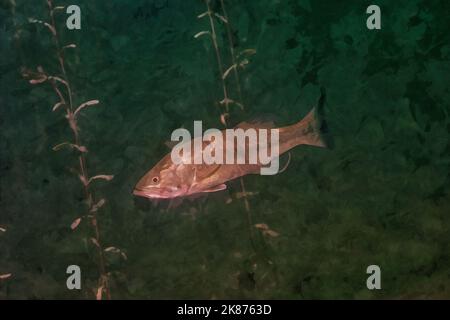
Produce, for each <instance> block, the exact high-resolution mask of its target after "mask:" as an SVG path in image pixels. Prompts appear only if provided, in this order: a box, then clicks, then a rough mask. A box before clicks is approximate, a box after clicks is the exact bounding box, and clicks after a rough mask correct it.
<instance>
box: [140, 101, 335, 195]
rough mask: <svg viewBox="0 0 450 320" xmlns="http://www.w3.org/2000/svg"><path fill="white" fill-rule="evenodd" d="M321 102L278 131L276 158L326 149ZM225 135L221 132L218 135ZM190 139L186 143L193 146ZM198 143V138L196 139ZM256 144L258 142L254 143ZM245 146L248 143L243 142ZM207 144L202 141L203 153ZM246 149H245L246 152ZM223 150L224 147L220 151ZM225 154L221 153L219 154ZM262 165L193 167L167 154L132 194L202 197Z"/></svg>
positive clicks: (259, 125)
mask: <svg viewBox="0 0 450 320" xmlns="http://www.w3.org/2000/svg"><path fill="white" fill-rule="evenodd" d="M323 99H324V97H323V96H322V97H321V99H320V100H319V105H318V106H316V107H314V108H313V109H312V110H311V111H310V112H309V113H308V114H307V115H306V116H305V117H304V118H303V119H301V120H300V121H299V122H297V123H294V124H292V125H289V126H285V127H280V128H278V132H279V155H282V154H284V153H286V152H289V150H291V149H292V148H294V147H296V146H300V145H309V146H315V147H321V148H326V147H327V146H328V145H329V144H330V143H331V141H330V138H329V135H328V134H327V131H328V130H327V125H326V122H325V120H324V119H323ZM274 127H275V126H274V124H273V122H272V121H256V122H242V123H240V124H238V125H237V126H236V127H235V128H242V129H244V130H245V129H248V128H254V129H256V130H260V129H272V128H274ZM221 132H222V134H223V135H225V130H222V131H221ZM195 139H199V138H198V137H197V138H194V139H192V140H191V141H190V143H192V145H193V144H194V143H195ZM200 139H201V137H200ZM258 141H259V140H258ZM246 142H247V143H248V141H246ZM207 145H208V142H205V141H202V147H203V149H204V148H205V147H206V146H207ZM247 147H248V146H246V148H247ZM223 148H224V149H226V144H225V145H224V147H223ZM223 152H225V150H223ZM246 154H247V155H248V152H247V153H246ZM261 166H262V164H261V163H259V162H257V163H254V164H250V163H249V162H248V161H245V163H244V164H226V163H225V164H217V163H212V164H205V163H200V164H194V162H193V161H192V162H191V163H188V164H187V163H178V164H177V163H174V162H173V161H172V157H171V153H169V154H167V155H166V156H164V157H163V158H162V159H161V160H160V161H159V162H158V163H157V164H156V165H155V166H154V167H153V168H151V169H150V170H149V171H148V172H147V173H146V174H145V175H144V176H143V177H142V178H141V179H140V180H139V181H138V183H137V184H136V186H135V188H134V190H133V194H134V195H135V196H140V197H145V198H149V199H174V198H179V197H187V196H193V195H198V194H202V193H211V192H218V191H222V190H225V189H226V188H227V185H226V183H227V182H229V181H232V180H234V179H237V178H240V177H243V176H245V175H248V174H257V173H259V172H260V169H261Z"/></svg>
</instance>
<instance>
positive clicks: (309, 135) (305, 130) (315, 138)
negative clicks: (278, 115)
mask: <svg viewBox="0 0 450 320" xmlns="http://www.w3.org/2000/svg"><path fill="white" fill-rule="evenodd" d="M325 97H326V95H325V89H324V88H321V95H320V98H319V101H318V103H317V106H315V107H314V108H313V109H312V110H311V111H310V112H309V113H308V114H307V115H306V116H305V117H304V118H303V119H302V120H300V122H298V123H297V124H295V128H296V131H295V136H296V140H297V142H298V144H306V145H311V146H316V147H323V148H332V147H333V141H332V139H331V135H330V133H329V131H328V125H327V122H326V121H325V114H324V105H325Z"/></svg>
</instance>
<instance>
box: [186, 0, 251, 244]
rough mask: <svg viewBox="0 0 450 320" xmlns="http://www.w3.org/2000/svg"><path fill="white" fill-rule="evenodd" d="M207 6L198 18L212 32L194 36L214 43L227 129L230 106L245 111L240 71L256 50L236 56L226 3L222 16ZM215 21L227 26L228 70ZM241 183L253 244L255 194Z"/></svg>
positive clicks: (207, 3) (202, 32)
mask: <svg viewBox="0 0 450 320" xmlns="http://www.w3.org/2000/svg"><path fill="white" fill-rule="evenodd" d="M205 6H206V9H207V10H206V11H205V12H203V13H201V14H199V15H198V16H197V18H199V19H202V18H205V17H208V21H209V27H210V30H209V31H200V32H198V33H197V34H196V35H195V36H194V38H198V37H200V36H203V35H209V38H210V39H211V43H212V46H213V48H214V52H215V55H216V62H217V67H218V71H219V78H220V83H221V87H222V92H223V99H222V100H221V101H220V102H219V105H220V106H223V107H224V108H225V111H224V112H222V111H221V112H220V122H221V123H222V124H223V125H224V126H225V127H227V126H228V122H227V120H228V119H229V118H230V105H236V106H238V107H239V108H240V109H241V110H243V109H244V103H243V98H242V90H241V84H240V80H239V71H238V69H239V68H243V67H245V65H246V64H248V60H247V59H246V58H243V57H245V56H246V55H252V54H255V53H256V50H255V49H245V50H243V51H242V52H240V53H239V55H236V53H235V50H234V47H235V44H234V42H233V36H232V30H231V22H230V19H229V17H228V14H227V11H226V8H225V3H224V1H223V0H220V8H221V13H222V14H220V13H218V12H215V11H213V9H212V6H211V1H210V0H205ZM215 19H218V20H219V21H220V22H221V23H223V24H224V26H225V32H226V35H227V41H228V47H229V52H230V59H229V60H230V66H229V67H227V68H225V64H224V62H223V60H224V59H223V58H222V53H221V50H220V48H219V44H218V41H217V31H216V22H215ZM238 58H241V59H240V61H238ZM231 72H232V73H233V74H234V80H235V86H236V92H237V95H238V99H231V98H230V91H231V90H230V89H229V86H228V83H227V80H228V78H229V75H230V73H231ZM239 181H240V186H241V189H242V192H240V193H238V197H239V198H242V199H243V200H244V205H245V210H246V211H247V220H248V225H249V229H250V238H251V240H252V242H253V222H252V216H251V211H250V203H249V201H248V197H249V196H250V195H252V194H253V193H252V192H247V191H246V188H245V183H244V179H243V177H241V178H240V179H239Z"/></svg>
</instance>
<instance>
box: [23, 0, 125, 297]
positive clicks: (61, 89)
mask: <svg viewBox="0 0 450 320" xmlns="http://www.w3.org/2000/svg"><path fill="white" fill-rule="evenodd" d="M47 4H48V11H49V18H50V20H49V21H48V22H46V21H41V20H36V19H30V20H29V21H30V22H31V23H37V24H41V25H43V26H45V27H46V28H47V29H48V30H49V31H50V33H51V35H52V39H53V43H54V47H55V50H56V53H55V56H56V59H57V64H58V68H59V70H58V71H59V73H60V74H58V75H53V74H49V73H48V72H47V71H46V70H45V69H44V68H43V67H42V66H38V67H37V68H36V71H30V70H28V69H23V70H22V75H23V76H24V78H26V79H29V82H30V83H31V84H33V85H37V84H43V83H47V84H49V85H50V86H51V88H52V89H53V91H54V93H55V94H56V96H57V98H58V102H56V103H55V104H54V106H53V108H52V111H53V112H56V111H60V110H64V117H65V118H66V120H67V124H68V126H69V127H70V130H71V132H72V139H73V140H72V141H65V142H62V143H60V144H58V145H56V146H54V147H53V150H54V151H57V150H60V149H62V148H70V149H72V150H73V151H75V152H76V154H77V155H76V156H77V159H78V167H77V169H76V170H75V171H76V174H77V176H78V179H79V180H80V182H81V185H82V188H83V192H84V202H85V204H86V206H87V212H86V213H85V214H84V215H82V216H79V217H77V218H76V219H74V220H73V222H72V224H71V226H70V227H71V229H72V230H75V229H77V228H78V226H79V225H80V223H81V222H82V221H84V220H85V221H86V222H87V223H88V225H89V226H90V227H91V228H90V229H91V233H92V236H91V238H90V241H91V242H92V244H93V246H94V248H95V249H96V252H97V256H98V259H97V266H98V272H99V278H98V286H97V288H96V290H95V296H96V299H97V300H101V299H102V298H106V299H111V292H110V275H111V274H110V273H109V272H108V271H107V261H106V258H105V252H112V253H116V254H119V255H121V256H122V257H124V258H126V256H125V254H124V253H123V252H122V251H121V250H120V249H118V248H116V247H111V246H110V247H105V246H104V245H103V242H102V239H101V236H100V234H101V233H100V225H99V219H98V211H99V209H100V208H101V207H102V206H103V205H104V204H105V202H106V200H105V199H104V198H101V199H96V198H95V196H94V194H93V192H92V184H93V183H94V182H95V181H96V180H106V181H110V180H111V179H113V177H114V176H113V175H106V174H98V175H90V174H89V172H88V166H87V157H86V155H87V153H88V149H87V147H86V146H84V145H83V142H82V139H81V136H80V129H79V125H78V120H79V116H80V115H81V113H82V112H84V111H85V109H87V108H89V107H91V106H95V105H98V104H99V103H100V101H99V100H97V99H93V100H89V101H86V102H83V103H81V104H79V105H78V106H76V104H75V101H76V97H75V94H74V91H73V87H72V84H71V82H70V80H69V76H68V73H67V67H66V60H65V51H66V50H70V49H73V48H76V45H75V44H73V43H71V44H67V45H62V44H61V40H60V37H59V32H58V28H57V25H56V23H55V14H56V13H57V12H58V11H61V10H63V9H64V7H62V6H54V4H53V1H52V0H47Z"/></svg>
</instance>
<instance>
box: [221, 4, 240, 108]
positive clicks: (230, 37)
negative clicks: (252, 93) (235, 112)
mask: <svg viewBox="0 0 450 320" xmlns="http://www.w3.org/2000/svg"><path fill="white" fill-rule="evenodd" d="M220 5H221V6H222V13H223V17H224V18H225V20H226V22H225V29H226V30H227V38H228V44H229V47H230V55H231V62H232V65H233V66H235V67H234V68H233V73H234V79H235V81H236V87H237V92H238V97H239V101H240V102H241V104H242V106H244V105H245V104H244V101H243V99H242V90H241V81H240V79H239V73H238V70H237V64H236V56H235V53H234V42H233V34H232V33H231V22H230V19H229V18H228V14H227V10H226V9H225V3H224V1H223V0H220Z"/></svg>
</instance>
